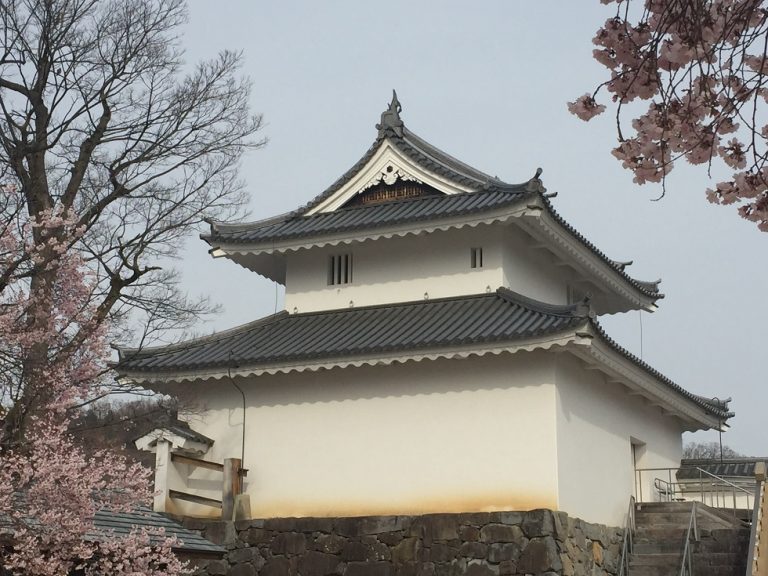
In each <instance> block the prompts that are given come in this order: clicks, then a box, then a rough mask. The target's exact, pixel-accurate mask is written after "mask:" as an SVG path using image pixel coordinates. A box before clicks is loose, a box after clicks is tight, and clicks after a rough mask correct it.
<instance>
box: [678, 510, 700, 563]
mask: <svg viewBox="0 0 768 576" xmlns="http://www.w3.org/2000/svg"><path fill="white" fill-rule="evenodd" d="M696 505H697V502H694V503H693V504H692V505H691V518H690V519H689V520H688V531H687V532H686V533H685V546H684V547H683V556H682V558H681V561H680V572H679V574H680V576H693V558H692V557H691V537H693V541H694V542H698V541H699V527H698V524H696Z"/></svg>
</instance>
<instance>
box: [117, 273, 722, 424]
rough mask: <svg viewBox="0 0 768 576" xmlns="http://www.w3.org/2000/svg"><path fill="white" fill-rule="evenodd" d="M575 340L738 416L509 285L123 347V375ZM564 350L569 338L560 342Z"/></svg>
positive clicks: (581, 308) (580, 319)
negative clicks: (598, 344) (144, 346)
mask: <svg viewBox="0 0 768 576" xmlns="http://www.w3.org/2000/svg"><path fill="white" fill-rule="evenodd" d="M577 336H583V337H585V338H586V342H581V344H589V345H592V342H593V340H594V341H599V342H601V343H602V344H603V345H604V347H605V349H606V350H608V351H609V352H612V353H614V354H618V355H619V356H621V357H623V359H624V360H625V361H627V362H628V363H630V364H631V365H632V366H634V367H635V368H639V369H640V370H641V371H642V372H643V373H644V374H645V375H646V377H647V378H651V379H652V380H654V381H655V382H656V383H657V384H658V385H659V386H660V387H662V388H664V389H665V390H667V391H670V390H671V391H672V392H674V393H675V394H676V395H678V396H679V397H681V398H684V399H685V400H686V401H688V402H690V403H692V404H693V405H695V406H698V407H699V408H700V409H704V411H705V412H706V414H709V415H712V416H715V417H716V418H717V419H721V420H722V419H727V418H729V417H731V416H732V415H733V414H732V413H731V412H729V411H728V407H727V405H724V404H722V403H719V402H716V401H714V400H710V399H706V398H703V397H701V396H697V395H695V394H691V393H690V392H688V391H686V390H684V389H683V388H682V387H680V386H679V385H677V384H676V383H674V382H673V381H672V380H670V379H669V378H667V377H666V376H664V375H663V374H661V373H659V372H658V371H656V370H654V369H653V368H652V367H651V366H649V365H648V364H646V363H645V362H643V361H642V360H640V359H639V358H637V357H635V356H633V355H632V354H631V353H629V352H628V351H627V350H625V349H624V348H622V347H621V346H619V345H618V344H617V343H616V342H614V341H613V340H612V339H611V338H609V337H608V336H607V335H606V334H605V332H604V331H603V330H602V328H601V327H600V325H599V324H598V323H597V322H596V320H595V318H594V314H593V313H592V312H591V310H590V308H589V306H588V304H587V303H585V302H582V303H579V304H574V305H568V306H556V305H551V304H546V303H543V302H538V301H535V300H531V299H529V298H526V297H524V296H522V295H520V294H516V293H514V292H512V291H510V290H508V289H505V288H500V289H498V290H497V291H496V292H492V293H487V294H479V295H474V296H457V297H452V298H443V299H436V300H423V301H418V302H406V303H399V304H389V305H379V306H368V307H360V308H349V309H343V310H330V311H323V312H310V313H303V314H288V313H287V312H280V313H278V314H275V315H272V316H268V317H266V318H263V319H261V320H258V321H256V322H251V323H249V324H245V325H243V326H239V327H237V328H233V329H231V330H228V331H226V332H222V333H219V334H213V335H210V336H206V337H203V338H198V339H196V340H190V341H187V342H183V343H181V344H176V345H172V346H164V347H158V348H147V349H143V350H131V349H122V350H120V351H119V353H120V357H119V362H118V365H117V370H118V372H119V373H121V374H122V375H123V376H127V377H129V378H131V379H137V380H144V379H146V381H150V382H151V381H161V380H163V379H164V378H169V379H173V378H176V375H178V374H186V376H184V378H183V379H185V380H191V379H197V378H203V379H205V378H208V377H211V374H213V373H216V372H219V373H227V372H229V371H230V370H236V371H241V370H240V369H243V370H242V373H243V374H248V373H256V372H257V371H258V370H260V369H263V370H268V369H270V367H275V366H281V365H283V366H285V365H289V366H290V367H291V369H295V368H296V367H297V366H299V365H300V364H305V365H306V364H311V363H313V362H314V363H317V362H320V361H329V365H330V364H332V363H331V362H330V361H331V360H333V359H341V358H350V359H352V363H355V359H356V358H372V357H375V356H377V355H382V354H397V353H408V354H411V355H413V354H417V353H419V352H420V351H421V352H424V353H425V354H427V353H428V352H430V351H435V350H440V349H443V350H445V349H449V348H454V349H456V348H460V347H463V348H465V349H466V348H470V349H472V350H473V351H474V353H478V352H481V351H482V350H484V349H489V348H493V347H497V346H500V345H514V344H516V343H521V342H530V341H531V340H532V339H539V342H542V341H548V342H549V343H550V345H551V344H552V343H553V342H554V341H555V340H556V338H557V337H563V338H565V337H568V338H575V337H577ZM566 344H567V340H566V339H563V340H562V345H566ZM540 347H546V346H545V345H541V346H540ZM584 347H585V346H584V345H582V346H580V347H578V348H584ZM529 349H533V347H531V348H529ZM358 363H359V361H358ZM245 368H247V370H245ZM249 370H250V372H249ZM275 371H279V370H275Z"/></svg>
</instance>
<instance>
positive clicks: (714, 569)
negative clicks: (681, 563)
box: [633, 562, 747, 576]
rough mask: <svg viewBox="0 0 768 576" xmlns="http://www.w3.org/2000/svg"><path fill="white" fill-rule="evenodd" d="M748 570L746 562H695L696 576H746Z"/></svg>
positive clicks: (694, 571)
mask: <svg viewBox="0 0 768 576" xmlns="http://www.w3.org/2000/svg"><path fill="white" fill-rule="evenodd" d="M746 571H747V564H746V562H745V563H744V564H739V565H734V566H696V563H695V562H694V564H693V573H694V575H695V576H744V574H746ZM633 576H634V575H633Z"/></svg>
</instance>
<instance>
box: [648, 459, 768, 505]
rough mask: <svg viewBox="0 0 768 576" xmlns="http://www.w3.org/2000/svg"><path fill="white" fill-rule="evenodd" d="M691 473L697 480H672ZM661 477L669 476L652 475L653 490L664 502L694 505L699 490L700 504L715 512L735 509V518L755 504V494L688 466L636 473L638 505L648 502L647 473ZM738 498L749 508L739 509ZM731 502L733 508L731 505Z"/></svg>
mask: <svg viewBox="0 0 768 576" xmlns="http://www.w3.org/2000/svg"><path fill="white" fill-rule="evenodd" d="M686 469H687V470H691V471H695V472H697V473H698V478H695V477H693V478H689V479H679V480H678V479H677V478H674V479H673V476H674V475H675V474H676V473H677V472H679V471H680V470H686ZM648 472H650V473H654V472H656V473H658V472H666V474H665V475H666V476H667V477H668V479H663V478H659V477H658V476H656V477H655V478H653V476H655V474H652V478H653V483H652V485H651V486H652V487H653V488H654V489H655V491H656V494H658V495H659V496H660V497H662V499H663V500H666V501H672V500H681V501H693V500H695V498H692V494H693V493H694V490H696V489H697V488H698V490H697V491H698V492H699V493H700V498H701V503H702V504H708V505H710V506H712V507H714V508H725V509H732V510H733V513H734V516H735V515H736V514H737V511H738V510H740V509H743V508H746V509H750V508H751V504H752V502H753V498H754V494H753V493H752V492H751V491H750V490H748V489H746V488H744V487H742V486H740V485H739V484H736V483H734V482H731V481H729V480H726V479H725V478H722V477H720V476H717V475H716V474H712V473H711V472H709V471H707V470H704V469H702V468H700V467H698V466H686V467H683V468H639V469H636V470H635V492H636V495H637V497H638V498H637V499H638V502H644V501H646V500H645V498H644V497H643V477H644V473H648ZM737 497H738V498H739V499H745V500H746V506H744V505H742V506H741V507H739V506H738V505H737ZM731 499H732V504H731V503H730V502H728V501H729V500H731Z"/></svg>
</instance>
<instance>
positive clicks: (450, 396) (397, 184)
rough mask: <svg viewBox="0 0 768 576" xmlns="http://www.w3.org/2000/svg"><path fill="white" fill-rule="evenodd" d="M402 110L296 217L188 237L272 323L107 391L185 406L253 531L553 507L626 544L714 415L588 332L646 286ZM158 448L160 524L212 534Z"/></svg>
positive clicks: (129, 355)
mask: <svg viewBox="0 0 768 576" xmlns="http://www.w3.org/2000/svg"><path fill="white" fill-rule="evenodd" d="M400 112H401V107H400V103H399V102H398V101H397V98H396V96H394V97H393V100H392V103H391V104H390V105H389V107H388V109H387V110H386V111H385V112H384V113H383V114H382V116H381V121H380V123H379V124H378V125H377V129H378V134H377V137H376V140H375V141H374V143H373V145H372V146H371V147H370V149H369V150H368V151H367V152H366V153H365V155H364V156H363V157H362V158H361V159H360V160H359V161H358V162H357V163H356V164H355V165H354V166H353V167H352V168H351V169H350V170H349V171H348V172H347V173H346V174H344V175H343V176H342V177H341V178H339V179H338V180H337V181H336V182H335V183H334V184H333V185H332V186H331V187H330V188H328V189H327V190H326V191H325V192H323V193H322V194H320V195H319V196H317V197H316V198H314V199H313V200H311V201H310V202H309V204H307V205H306V206H303V207H301V208H298V209H296V210H295V211H293V212H291V213H289V214H285V215H282V216H277V217H274V218H270V219H268V220H262V221H259V222H252V223H244V224H219V223H212V224H211V230H210V233H209V234H207V235H206V236H204V239H205V240H206V241H207V242H208V244H210V246H211V248H212V249H211V253H212V254H213V256H215V257H225V258H229V259H230V260H232V261H234V262H236V263H237V264H239V265H241V266H244V267H246V268H248V269H249V270H252V271H254V272H256V273H258V274H260V275H262V276H264V277H266V278H269V279H271V280H273V281H275V282H278V283H280V284H282V285H284V286H285V310H283V311H281V312H279V313H277V314H275V315H273V316H269V317H266V318H262V319H260V320H257V321H255V322H251V323H249V324H245V325H243V326H239V327H236V328H233V329H231V330H229V331H226V332H221V333H217V334H213V335H211V336H207V337H204V338H199V339H195V340H190V341H187V342H184V343H182V344H179V345H174V346H167V347H160V348H152V349H149V348H148V349H142V350H129V349H123V350H121V351H120V361H119V364H118V370H119V372H120V375H121V378H123V379H126V380H130V381H133V382H135V383H137V384H141V385H143V386H145V387H149V388H151V389H154V390H157V391H159V392H162V393H167V394H172V395H175V396H178V397H180V398H181V399H182V400H183V401H184V402H186V403H188V404H190V405H194V406H196V407H197V409H196V410H195V413H194V414H193V415H190V417H189V423H190V424H191V426H192V428H194V430H195V431H196V433H198V434H200V435H201V437H202V438H205V439H207V440H210V441H211V442H209V443H205V442H203V443H200V442H198V444H200V446H199V447H198V450H197V451H196V452H195V456H196V457H200V458H202V459H204V460H207V461H211V462H222V461H223V459H225V458H232V457H237V458H239V457H240V455H241V453H242V455H243V458H244V463H243V465H244V467H245V468H247V469H248V474H247V477H246V478H245V482H244V486H243V491H244V493H245V494H247V495H248V496H249V498H250V507H251V514H252V515H253V516H254V517H280V516H351V515H375V514H418V513H429V512H464V511H491V510H527V509H533V508H552V509H559V510H563V511H566V512H567V513H568V514H570V515H572V516H577V517H581V518H583V519H585V520H587V521H590V522H600V523H605V524H609V525H614V526H616V525H621V524H623V516H624V513H625V512H626V509H627V504H628V499H629V496H630V495H631V494H632V493H633V492H634V490H635V489H636V487H635V485H634V470H635V468H638V467H642V468H651V467H677V466H678V465H679V463H680V457H681V435H682V433H683V432H684V431H692V430H701V429H707V428H714V427H718V426H721V425H722V424H723V423H724V422H725V421H726V420H727V419H728V418H730V417H731V416H732V413H730V412H729V411H728V407H727V405H726V404H725V403H722V402H719V401H717V400H714V399H707V398H703V397H700V396H696V395H694V394H691V393H690V392H687V391H686V390H684V389H683V388H681V387H680V386H678V385H677V384H675V383H674V382H672V381H671V380H669V379H668V378H666V377H665V376H664V375H662V374H660V373H659V372H657V371H656V370H654V369H653V368H652V367H650V366H649V365H647V364H646V363H644V362H643V361H642V360H640V359H638V358H636V357H634V356H633V355H631V354H630V353H629V352H627V351H626V350H624V349H623V348H621V347H620V346H619V345H618V344H616V343H615V342H614V341H613V340H611V338H610V337H609V336H608V335H607V334H606V333H605V332H604V331H603V330H602V328H601V327H600V325H599V323H598V321H597V317H598V316H600V315H601V314H613V313H619V312H626V311H630V310H638V309H641V310H647V311H653V310H655V309H656V303H657V301H658V300H659V299H660V298H662V297H663V295H662V294H661V293H660V292H659V287H658V282H642V281H639V280H636V279H634V278H632V277H631V276H629V275H628V274H627V272H626V266H627V263H621V262H616V261H614V260H611V259H609V258H608V257H606V255H605V254H603V252H601V251H600V250H598V249H597V248H596V247H595V246H594V245H592V244H591V243H590V242H589V241H588V240H586V239H585V238H584V237H583V236H582V235H581V234H579V233H578V232H577V231H576V230H574V229H573V227H571V226H570V225H569V224H568V223H567V222H566V221H565V220H564V219H563V218H562V217H561V216H560V215H559V214H558V213H557V212H556V211H555V209H554V207H553V206H552V203H551V201H550V198H551V195H548V194H547V193H546V189H545V188H544V186H543V185H542V182H541V180H540V178H539V176H540V171H537V172H536V175H535V176H534V177H533V178H531V179H530V180H527V181H525V182H523V183H522V184H508V183H506V182H503V181H501V180H499V179H498V178H495V177H491V176H488V175H487V174H484V173H482V172H480V171H478V170H476V169H474V168H472V167H470V166H467V165H466V164H464V163H462V162H460V161H459V160H456V159H455V158H453V157H451V156H449V155H448V154H446V153H444V152H442V151H441V150H439V149H437V148H435V147H434V146H432V145H431V144H429V143H427V142H425V141H424V140H422V139H421V138H419V137H418V136H416V135H415V134H414V133H413V132H411V131H410V130H408V129H407V128H406V127H405V126H404V124H403V122H402V119H401V118H400ZM241 391H242V394H241ZM154 438H155V440H156V439H157V435H156V436H155V437H154ZM162 442H165V448H164V450H165V455H164V456H162V458H164V459H165V460H164V461H165V462H166V466H165V469H166V471H167V468H168V465H171V466H173V467H174V470H173V478H172V482H173V483H175V486H169V485H168V483H169V480H168V478H169V477H168V476H166V477H164V478H163V479H162V481H161V482H160V484H161V485H163V486H165V490H166V491H165V492H164V493H163V494H161V495H160V498H159V501H156V507H158V508H161V509H164V510H168V511H172V512H176V513H179V514H185V515H192V516H205V515H214V514H218V510H215V509H212V508H210V507H207V506H206V504H205V500H204V499H205V498H217V497H219V498H220V494H221V482H220V480H219V479H217V477H216V471H215V470H209V469H206V468H200V467H194V466H190V465H187V464H185V463H184V459H183V458H181V459H178V460H177V461H176V463H173V462H171V461H170V459H169V458H168V454H167V452H168V451H169V450H170V451H173V450H174V444H173V443H172V442H170V440H162V439H161V443H162ZM145 444H147V446H149V447H151V446H156V445H157V442H155V443H154V444H152V442H151V439H150V441H147V440H145ZM177 444H179V446H180V445H181V443H180V442H177ZM150 445H151V446H150ZM179 450H182V451H183V448H182V447H180V448H179ZM187 455H188V456H189V452H188V453H187ZM160 457H161V454H160V451H158V458H159V459H160ZM187 460H189V458H187ZM218 478H220V475H219V477H218ZM167 490H177V491H179V492H184V493H186V494H192V495H196V496H198V497H202V498H201V499H200V500H199V501H198V502H197V503H195V502H190V501H189V500H188V499H187V500H183V499H180V498H172V497H168V493H167Z"/></svg>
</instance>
